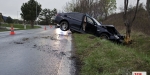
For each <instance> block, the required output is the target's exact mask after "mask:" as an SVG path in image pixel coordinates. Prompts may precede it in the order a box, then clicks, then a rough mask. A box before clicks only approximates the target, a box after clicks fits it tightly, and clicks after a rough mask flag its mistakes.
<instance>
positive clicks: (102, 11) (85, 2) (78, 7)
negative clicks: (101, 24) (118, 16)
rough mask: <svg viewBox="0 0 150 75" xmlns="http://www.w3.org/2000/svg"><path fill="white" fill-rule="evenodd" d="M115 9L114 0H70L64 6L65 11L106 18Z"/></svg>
mask: <svg viewBox="0 0 150 75" xmlns="http://www.w3.org/2000/svg"><path fill="white" fill-rule="evenodd" d="M115 9H116V0H72V1H70V2H68V3H66V6H65V11H66V12H68V11H69V12H81V13H87V14H89V15H90V16H93V17H95V18H96V19H99V18H100V17H103V18H104V17H105V18H106V17H107V16H108V15H109V13H110V12H112V11H113V10H115Z"/></svg>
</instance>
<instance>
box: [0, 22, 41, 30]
mask: <svg viewBox="0 0 150 75" xmlns="http://www.w3.org/2000/svg"><path fill="white" fill-rule="evenodd" d="M12 25H13V27H14V28H18V29H15V30H25V29H24V25H21V24H12ZM1 26H2V27H11V24H2V25H1ZM36 28H40V26H34V29H36ZM26 29H33V28H31V26H30V25H26ZM0 31H9V30H8V29H5V28H2V29H0Z"/></svg>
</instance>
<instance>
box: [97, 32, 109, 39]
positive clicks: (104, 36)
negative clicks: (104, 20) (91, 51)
mask: <svg viewBox="0 0 150 75" xmlns="http://www.w3.org/2000/svg"><path fill="white" fill-rule="evenodd" d="M99 37H100V38H101V39H106V40H108V39H109V36H108V34H106V33H102V34H101V35H100V36H99Z"/></svg>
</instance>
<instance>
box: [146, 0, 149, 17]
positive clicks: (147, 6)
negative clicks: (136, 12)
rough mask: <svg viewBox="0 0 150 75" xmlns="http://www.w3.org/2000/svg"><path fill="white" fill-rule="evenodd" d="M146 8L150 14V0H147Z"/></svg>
mask: <svg viewBox="0 0 150 75" xmlns="http://www.w3.org/2000/svg"><path fill="white" fill-rule="evenodd" d="M146 9H147V12H148V14H149V15H150V0H147V2H146Z"/></svg>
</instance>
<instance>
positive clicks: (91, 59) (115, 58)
mask: <svg viewBox="0 0 150 75" xmlns="http://www.w3.org/2000/svg"><path fill="white" fill-rule="evenodd" d="M91 37H94V36H93V35H89V34H73V38H74V42H75V50H76V56H77V57H78V58H79V60H80V63H81V70H80V73H79V74H80V75H126V73H128V74H129V75H131V74H130V73H131V72H132V71H147V73H148V75H149V74H150V47H149V46H150V43H149V42H150V37H147V36H145V35H141V34H134V35H133V39H134V40H133V44H132V45H126V46H124V45H118V44H115V43H112V42H110V41H107V40H101V39H99V38H97V37H94V38H91ZM79 60H78V62H79ZM77 65H78V64H77ZM78 69H79V68H78Z"/></svg>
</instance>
